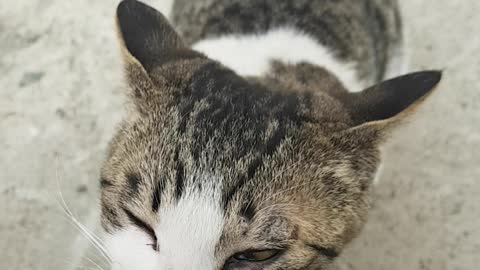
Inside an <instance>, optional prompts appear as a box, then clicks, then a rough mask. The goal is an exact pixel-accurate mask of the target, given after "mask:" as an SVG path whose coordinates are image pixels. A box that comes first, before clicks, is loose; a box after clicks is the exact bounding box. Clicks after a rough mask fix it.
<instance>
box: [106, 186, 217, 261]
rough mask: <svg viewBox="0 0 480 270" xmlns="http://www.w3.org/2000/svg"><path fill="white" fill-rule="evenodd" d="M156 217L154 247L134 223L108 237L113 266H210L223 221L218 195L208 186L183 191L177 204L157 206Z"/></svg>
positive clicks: (213, 258)
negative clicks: (156, 247)
mask: <svg viewBox="0 0 480 270" xmlns="http://www.w3.org/2000/svg"><path fill="white" fill-rule="evenodd" d="M159 217H160V218H159V220H160V222H159V224H158V225H157V226H156V227H155V231H156V235H157V238H158V245H159V250H158V251H154V250H153V249H152V247H151V246H148V243H150V242H151V240H150V239H149V237H148V235H146V234H145V233H144V232H141V231H140V230H138V229H136V228H134V227H129V228H127V229H126V230H124V231H121V232H117V233H115V234H114V235H110V236H109V237H108V239H107V248H108V250H109V253H110V255H111V256H112V259H113V261H114V263H113V265H112V269H113V270H134V269H135V270H153V269H155V270H212V269H214V267H215V246H216V245H217V243H218V241H219V239H220V235H221V233H222V228H223V224H224V221H223V211H222V210H221V207H220V200H219V196H217V195H216V194H214V192H213V191H211V190H208V189H207V190H206V189H203V190H202V192H199V191H198V190H195V191H192V192H187V193H185V194H183V196H182V197H181V198H180V200H179V201H178V203H177V204H173V205H171V206H170V207H164V208H162V207H161V209H160V211H159Z"/></svg>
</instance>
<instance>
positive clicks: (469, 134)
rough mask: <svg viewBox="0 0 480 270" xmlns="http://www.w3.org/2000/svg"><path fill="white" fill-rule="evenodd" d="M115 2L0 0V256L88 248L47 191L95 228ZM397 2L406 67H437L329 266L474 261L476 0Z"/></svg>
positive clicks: (112, 84) (479, 206)
mask: <svg viewBox="0 0 480 270" xmlns="http://www.w3.org/2000/svg"><path fill="white" fill-rule="evenodd" d="M117 2H118V1H98V0H82V1H63V0H17V1H13V0H4V1H1V2H0V52H1V53H0V179H1V180H0V213H1V214H0V269H9V270H30V269H40V270H41V269H45V270H47V269H48V270H55V269H77V268H78V267H79V266H87V265H90V266H92V263H91V262H89V260H93V261H98V254H97V253H95V252H93V250H92V248H91V247H90V245H89V244H88V242H87V241H86V240H85V238H84V237H83V236H82V235H81V234H79V233H78V231H76V230H75V228H74V227H73V226H72V225H71V224H70V223H69V220H68V219H66V218H65V216H64V215H63V214H62V211H61V207H60V206H59V195H58V194H59V191H60V190H61V191H62V193H63V196H64V197H65V200H66V201H67V203H68V205H69V207H70V209H71V210H72V211H73V212H75V214H76V215H77V216H78V217H79V218H80V219H81V221H82V222H83V223H84V224H85V225H86V226H87V227H89V228H91V229H92V230H95V229H98V222H97V220H98V189H97V181H98V171H99V166H100V163H101V161H102V158H103V151H104V149H105V145H106V143H107V141H108V139H109V138H110V136H111V134H112V132H113V130H114V126H115V124H116V123H117V122H118V121H119V119H120V118H121V115H122V113H121V111H122V106H121V105H122V103H123V100H122V87H121V86H122V81H121V69H120V68H121V65H120V58H119V55H118V46H117V44H116V40H115V35H114V30H113V13H114V9H115V6H116V3H117ZM149 2H150V3H152V2H154V4H155V5H156V6H157V7H162V9H163V10H168V6H169V4H170V0H169V1H167V2H165V1H161V0H156V1H149ZM155 2H156V3H155ZM401 3H402V5H403V6H402V8H403V11H404V18H405V24H406V26H407V29H408V30H409V38H410V46H409V49H410V56H411V69H412V70H420V69H427V68H442V69H444V70H445V74H444V75H445V76H444V81H443V82H442V85H441V87H440V89H439V90H438V92H437V93H436V94H435V95H434V96H433V97H432V98H431V99H430V100H429V101H428V102H427V103H426V104H425V106H424V107H423V108H422V109H421V110H420V112H419V115H418V117H416V118H415V119H414V120H413V121H412V122H411V123H410V124H408V125H406V126H405V127H404V128H403V129H401V130H399V131H398V132H397V133H396V135H395V136H394V139H393V140H392V141H391V143H389V144H388V146H387V159H386V166H385V169H384V177H383V181H382V182H381V183H380V184H379V186H378V188H377V189H376V191H375V205H374V209H373V210H372V213H371V218H370V222H369V224H368V225H367V227H366V229H365V231H364V233H363V235H362V236H361V237H360V238H359V239H357V240H356V241H355V243H354V244H353V245H352V246H351V247H350V248H349V250H348V251H347V252H346V254H345V256H343V258H342V259H341V260H340V262H339V268H340V269H357V270H384V269H389V270H404V269H409V270H417V269H418V270H420V269H422V270H423V269H435V270H443V269H449V270H473V269H479V268H478V267H479V265H480V179H479V178H480V166H479V163H480V153H479V152H480V27H479V25H480V16H478V14H479V13H480V2H479V1H477V0H423V1H417V0H402V1H401ZM84 269H87V268H84Z"/></svg>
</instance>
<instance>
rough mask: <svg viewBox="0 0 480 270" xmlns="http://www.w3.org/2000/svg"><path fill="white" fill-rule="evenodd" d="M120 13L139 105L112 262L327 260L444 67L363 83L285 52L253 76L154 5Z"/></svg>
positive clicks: (296, 264)
mask: <svg viewBox="0 0 480 270" xmlns="http://www.w3.org/2000/svg"><path fill="white" fill-rule="evenodd" d="M117 23H118V29H119V36H120V40H121V43H122V45H123V46H122V51H123V55H124V60H125V69H126V77H127V82H128V89H129V96H130V100H131V105H132V109H131V110H130V111H131V112H130V114H129V116H128V118H127V119H125V120H124V122H123V123H122V125H121V127H120V128H119V130H118V132H117V134H116V135H115V137H114V138H113V140H112V142H111V144H110V147H109V150H108V153H107V159H106V162H105V164H104V167H103V169H102V181H101V186H102V225H103V227H104V229H105V230H106V232H107V239H106V241H107V249H108V250H107V251H108V253H109V255H110V257H111V258H112V261H113V263H112V269H114V270H115V269H122V270H133V269H135V270H150V269H152V270H153V269H156V270H167V269H172V270H187V269H188V270H190V269H201V270H217V269H252V270H253V269H255V270H257V269H258V270H260V269H265V270H267V269H269V270H270V269H271V270H274V269H327V268H328V266H329V265H330V264H331V263H332V261H333V260H334V258H335V257H336V256H337V255H338V254H339V253H340V252H341V251H342V249H343V248H344V247H345V245H346V244H348V243H349V242H350V241H351V240H352V239H353V238H354V237H355V236H356V235H357V234H358V232H359V231H360V229H361V228H362V226H363V224H364V222H365V219H366V214H367V210H368V206H369V200H368V193H369V187H370V183H371V181H372V179H373V178H374V176H375V173H376V170H377V167H378V165H379V162H380V153H379V150H378V147H379V144H380V142H381V141H382V140H383V139H384V138H385V136H386V134H387V133H388V131H389V130H390V129H391V128H392V127H393V126H395V125H396V124H397V123H398V122H399V120H401V119H403V117H404V116H405V115H406V114H407V113H408V112H411V111H412V108H414V107H416V106H414V105H416V104H418V102H417V101H418V100H423V99H424V97H425V96H426V95H427V94H428V93H429V92H430V90H431V89H432V88H433V87H434V86H435V85H436V84H437V83H438V81H439V80H440V74H439V73H438V72H422V73H415V74H411V75H407V76H404V77H400V78H397V79H394V80H391V81H387V82H384V83H382V84H379V85H377V86H374V87H372V88H369V89H367V90H365V91H363V92H361V93H356V94H351V93H348V92H347V91H346V90H345V89H344V88H343V87H342V85H341V84H340V83H339V82H338V81H337V80H336V79H335V78H334V77H333V76H332V75H331V74H329V73H328V72H327V71H325V70H323V69H321V68H318V67H314V66H310V65H309V64H299V65H295V66H290V65H284V64H281V63H276V64H273V65H272V72H271V74H270V75H268V76H266V77H264V78H242V77H240V76H238V75H237V74H235V73H234V72H233V71H231V70H229V69H227V68H225V67H224V66H222V65H221V64H220V63H217V62H215V61H212V60H210V59H208V58H207V57H206V56H204V55H202V54H200V53H198V52H195V51H192V50H190V49H188V48H186V47H185V46H184V45H183V42H182V40H181V38H180V37H179V36H178V35H177V34H176V33H175V31H174V30H173V28H172V27H171V26H170V25H169V24H168V22H167V21H166V19H165V18H164V17H163V16H162V15H161V14H160V13H158V12H157V11H155V10H153V9H152V8H150V7H148V6H146V5H144V4H141V3H139V2H136V1H123V2H122V3H121V4H120V5H119V8H118V10H117ZM305 75H308V76H305ZM307 78H308V79H307Z"/></svg>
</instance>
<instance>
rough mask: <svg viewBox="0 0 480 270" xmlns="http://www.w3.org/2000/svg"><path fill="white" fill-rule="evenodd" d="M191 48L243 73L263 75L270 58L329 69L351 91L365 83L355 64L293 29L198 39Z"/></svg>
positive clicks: (245, 74)
mask: <svg viewBox="0 0 480 270" xmlns="http://www.w3.org/2000/svg"><path fill="white" fill-rule="evenodd" d="M192 47H193V49H195V50H198V51H200V52H202V53H204V54H206V55H207V56H208V57H210V58H212V59H214V60H217V61H219V62H221V63H222V64H224V65H226V66H227V67H229V68H231V69H233V70H234V71H235V72H237V73H238V74H239V75H242V76H256V77H261V76H264V75H266V74H267V73H268V72H270V71H271V68H272V62H273V61H280V62H283V63H286V64H293V65H295V64H298V63H304V62H306V63H310V64H313V65H317V66H319V67H322V68H324V69H326V70H328V71H329V72H331V73H332V74H334V75H335V76H336V77H337V78H338V80H339V81H340V82H341V83H342V84H343V85H344V86H345V88H346V89H348V90H349V91H351V92H357V91H361V90H362V89H364V88H365V87H367V84H368V82H365V81H363V80H361V79H360V77H359V76H358V74H357V72H356V70H355V66H354V64H352V63H346V62H344V61H341V60H339V59H337V58H336V57H335V56H334V55H333V53H332V52H331V51H330V50H329V49H328V48H327V47H325V46H323V45H321V44H319V43H318V42H316V41H315V40H314V39H313V38H312V37H310V36H308V35H306V34H304V33H302V32H300V31H298V30H296V29H293V28H279V29H274V30H270V31H268V32H266V33H265V34H248V35H224V36H221V37H218V38H210V39H205V40H201V41H199V42H197V43H195V44H194V45H193V46H192Z"/></svg>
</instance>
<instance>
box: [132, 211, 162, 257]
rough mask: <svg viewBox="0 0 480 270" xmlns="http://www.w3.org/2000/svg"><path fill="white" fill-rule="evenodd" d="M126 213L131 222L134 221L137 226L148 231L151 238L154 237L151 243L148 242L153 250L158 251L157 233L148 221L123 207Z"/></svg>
mask: <svg viewBox="0 0 480 270" xmlns="http://www.w3.org/2000/svg"><path fill="white" fill-rule="evenodd" d="M123 210H124V211H125V213H126V214H127V217H128V219H129V220H130V222H132V223H133V224H134V225H135V226H137V227H138V228H139V229H141V230H142V231H144V232H145V233H147V234H148V235H149V236H150V238H151V239H152V243H151V244H147V245H148V246H151V247H152V248H153V250H155V251H158V243H157V235H156V234H155V230H153V228H152V227H151V226H150V225H148V224H147V223H146V222H144V221H143V220H141V219H140V218H138V217H137V216H136V215H135V214H133V213H132V212H131V211H130V210H128V209H123Z"/></svg>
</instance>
